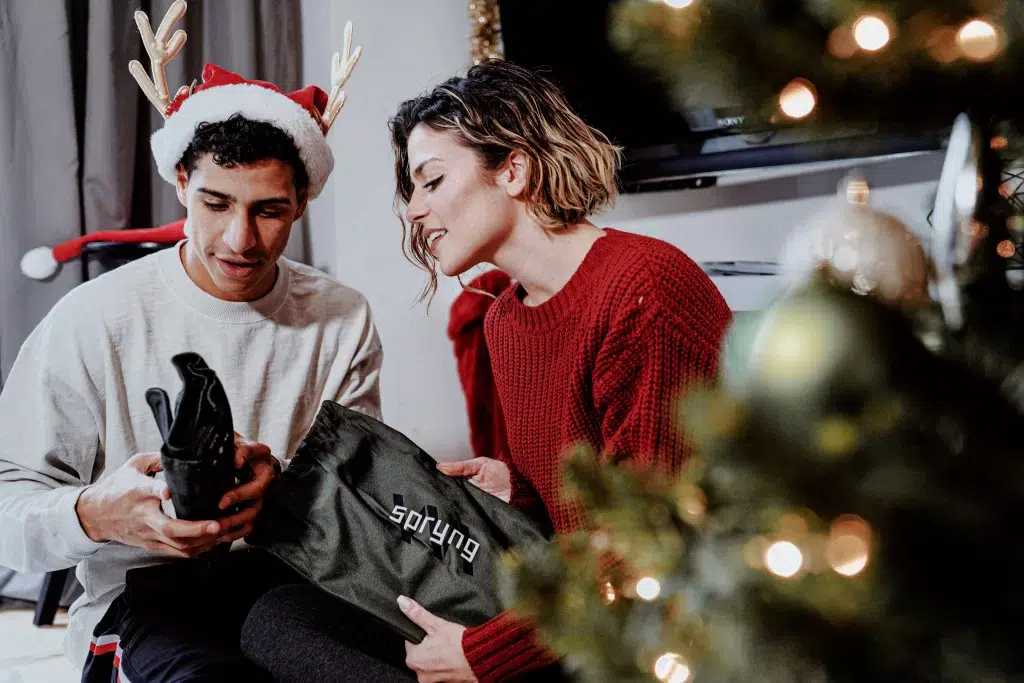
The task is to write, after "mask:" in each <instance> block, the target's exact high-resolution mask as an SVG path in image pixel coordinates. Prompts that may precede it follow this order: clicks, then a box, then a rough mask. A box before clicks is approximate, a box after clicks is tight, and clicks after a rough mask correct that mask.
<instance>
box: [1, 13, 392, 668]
mask: <svg viewBox="0 0 1024 683" xmlns="http://www.w3.org/2000/svg"><path fill="white" fill-rule="evenodd" d="M184 10H185V3H184V2H183V1H182V0H178V2H175V3H174V4H173V5H172V6H171V9H170V10H169V11H168V16H167V18H166V19H165V20H164V22H163V24H161V26H160V28H159V30H158V31H157V32H156V33H155V34H154V33H153V31H152V30H151V29H150V27H149V22H148V19H147V18H146V17H145V15H144V14H142V13H137V15H136V19H137V21H138V22H139V27H140V31H141V32H142V35H143V39H144V40H145V41H146V48H147V51H148V52H149V54H150V57H151V58H152V59H153V63H154V65H158V66H157V67H155V68H159V69H160V71H161V73H159V74H154V78H153V80H152V81H150V80H149V78H148V77H147V75H146V74H145V73H144V71H142V69H141V65H138V64H137V63H135V64H133V65H132V73H133V75H135V77H136V79H137V80H138V81H139V83H140V85H141V86H142V88H143V90H144V91H145V92H146V94H147V97H149V99H150V100H151V101H152V102H153V103H154V104H155V105H156V106H157V107H158V109H159V110H160V112H161V114H163V115H164V118H165V119H166V121H165V124H164V127H163V128H162V129H161V130H159V131H157V132H156V133H155V134H154V135H153V138H152V148H153V153H154V157H155V159H156V162H157V166H158V168H159V170H160V173H161V175H162V177H164V178H165V179H166V180H168V181H169V182H172V183H173V184H174V185H175V186H176V189H177V195H178V198H179V200H180V201H181V203H182V204H183V205H184V206H185V207H186V209H187V216H188V217H187V222H186V235H187V237H186V239H185V240H183V241H182V242H181V243H179V244H178V245H177V246H176V247H174V248H170V249H166V250H164V251H161V252H158V253H156V254H154V255H151V256H148V257H145V258H142V259H140V260H138V261H135V262H133V263H130V264H128V265H125V266H122V267H121V268H119V269H117V270H114V271H112V272H110V273H107V274H105V275H102V276H101V277H99V278H96V279H94V280H92V281H89V282H87V283H85V284H83V285H81V286H79V287H77V288H76V289H75V290H73V291H72V292H70V293H69V294H68V295H66V296H65V297H64V298H63V299H62V300H61V301H60V302H58V303H57V305H56V306H55V307H54V308H53V310H52V311H51V312H50V313H49V314H48V315H47V317H46V318H45V319H44V320H43V321H42V322H41V323H40V324H39V326H38V327H37V328H36V329H35V330H34V331H33V332H32V334H31V335H30V337H29V338H28V339H27V341H26V342H25V344H24V346H23V347H22V349H21V351H20V353H19V355H18V358H17V360H16V361H15V364H14V367H13V368H12V370H11V373H10V375H9V377H8V378H7V382H6V384H5V385H4V388H3V393H2V394H0V435H2V436H3V439H2V442H0V565H3V566H8V567H11V568H14V569H16V570H19V571H24V572H42V571H53V570H59V569H63V568H66V567H71V566H75V565H77V576H78V578H79V580H80V581H81V583H82V585H83V586H84V589H85V593H84V595H83V596H82V597H81V598H80V599H79V600H78V601H76V603H75V604H74V605H73V606H72V608H71V614H70V624H69V627H68V633H67V638H66V644H65V648H66V654H67V656H68V657H69V659H70V660H71V662H72V663H73V664H74V665H75V666H77V667H83V666H85V673H84V675H85V680H87V681H91V680H106V681H110V680H111V679H112V674H113V669H117V670H118V671H117V675H118V676H120V680H124V681H127V680H130V681H132V682H133V683H142V682H144V681H147V680H157V679H159V680H161V681H186V680H187V681H199V680H226V678H225V675H226V674H225V672H231V676H233V677H237V676H238V675H243V677H244V678H246V679H247V680H256V676H257V674H258V673H259V672H254V673H253V677H252V678H249V677H247V675H245V674H244V672H246V671H248V670H247V669H245V667H246V666H247V664H246V662H245V661H244V660H242V659H241V655H240V653H236V652H235V651H233V650H232V649H231V645H232V644H233V643H234V641H233V640H232V638H231V636H230V634H227V635H225V634H224V633H222V632H221V631H223V630H224V628H227V627H225V626H224V624H221V623H219V622H216V613H215V611H214V612H213V616H210V617H207V616H204V615H205V613H204V612H203V609H204V605H203V604H202V603H203V602H204V601H205V600H207V599H208V598H210V597H211V596H210V591H209V590H206V592H203V591H204V588H203V587H202V586H198V585H197V586H188V585H187V583H186V584H182V583H180V582H179V583H177V584H170V585H168V584H164V585H162V586H160V585H158V586H156V588H157V589H163V590H164V591H165V592H166V601H165V603H163V607H162V608H161V610H159V611H157V612H154V610H152V609H148V611H147V605H148V606H149V607H150V608H151V606H152V603H151V601H150V602H149V603H147V602H146V601H147V600H150V598H151V597H152V596H153V595H157V594H159V592H160V591H159V590H154V587H153V585H151V584H152V583H153V580H152V579H151V578H150V579H147V581H149V585H147V584H146V583H145V582H144V581H143V579H142V578H139V579H137V580H136V581H135V586H133V585H132V582H133V578H132V577H133V576H136V577H144V576H149V577H152V576H154V574H153V572H156V571H158V570H160V569H162V568H163V566H164V565H171V566H174V567H178V568H183V569H182V571H185V572H186V573H187V572H196V576H199V575H201V573H202V571H203V570H202V568H203V567H209V566H210V563H207V562H206V561H205V560H203V559H199V560H196V559H185V558H195V557H196V556H197V555H202V554H203V553H205V552H206V551H208V550H210V549H211V548H213V547H215V546H217V545H218V544H222V543H231V542H233V541H236V540H238V539H241V538H242V537H243V536H244V535H246V534H247V533H248V532H249V530H250V529H251V527H252V523H253V520H254V518H255V516H256V515H257V514H258V512H259V509H260V499H261V497H262V496H263V494H264V492H265V490H266V488H267V486H268V484H269V483H270V482H271V480H272V479H273V478H274V477H275V476H276V474H277V472H278V471H279V470H280V467H281V460H286V459H287V458H288V457H289V456H290V455H291V454H293V453H294V451H295V449H296V448H297V446H298V444H299V442H300V441H301V439H302V437H303V436H304V434H305V432H306V430H307V429H308V428H309V426H310V424H311V423H312V421H313V418H314V416H315V413H316V411H317V409H318V407H319V404H320V403H321V401H323V400H333V401H337V402H339V403H341V404H343V405H346V406H348V407H350V408H353V409H356V410H360V411H362V412H365V413H367V414H369V415H372V416H374V417H379V415H380V398H379V390H378V376H379V372H380V367H381V354H382V352H381V345H380V341H379V339H378V336H377V332H376V329H375V327H374V323H373V320H372V315H371V311H370V309H369V306H368V305H367V302H366V300H365V299H364V298H363V297H362V295H360V294H359V293H358V292H355V291H353V290H351V289H349V288H347V287H344V286H342V285H340V284H338V283H336V282H333V281H332V280H330V279H329V278H328V277H327V276H325V275H323V274H321V273H319V272H317V271H315V270H313V269H311V268H308V267H306V266H303V265H300V264H296V263H293V262H291V261H289V260H287V259H285V258H282V253H283V251H284V249H285V245H286V244H287V242H288V236H289V234H290V231H291V228H292V225H293V224H294V222H295V221H297V220H298V219H299V218H300V217H301V216H302V214H303V212H304V211H305V208H306V204H307V202H308V201H310V200H311V199H313V198H315V197H316V196H317V195H318V194H319V193H320V191H321V190H322V189H323V187H324V185H325V183H326V181H327V177H328V175H329V174H330V172H331V170H332V168H333V163H334V161H333V156H332V155H331V150H330V147H329V146H328V145H327V142H326V139H325V137H326V134H327V131H328V130H329V128H330V125H331V123H333V121H334V118H335V116H336V115H337V113H338V111H339V110H340V108H341V103H343V102H344V95H343V93H342V92H341V86H342V85H343V84H344V82H345V81H346V80H347V78H348V75H349V74H350V72H351V70H352V67H354V66H355V62H356V61H357V60H358V57H359V54H360V50H359V49H357V50H356V52H355V53H353V54H351V55H350V54H349V53H348V46H347V45H346V55H345V60H344V61H343V62H342V61H339V59H338V57H337V56H336V61H335V67H336V68H335V73H334V77H333V79H332V80H333V81H334V83H333V84H332V85H333V87H332V95H331V97H330V98H328V97H327V95H326V93H324V91H322V90H320V89H319V88H316V87H312V86H311V87H309V88H305V89H303V90H300V91H298V92H295V93H290V94H285V93H282V92H281V91H280V90H278V89H277V88H275V87H274V86H272V85H271V84H267V83H261V82H247V81H245V80H244V79H242V78H240V77H238V76H236V75H235V74H232V73H230V72H227V71H225V70H223V69H220V68H218V67H216V66H214V65H207V67H206V69H205V70H204V74H203V84H202V85H199V86H193V87H192V88H183V89H181V90H179V91H178V94H177V95H176V96H175V97H174V98H173V99H172V98H171V97H170V96H169V94H168V92H167V90H166V83H165V79H164V78H163V75H162V69H163V66H162V65H163V64H164V63H166V61H167V60H168V59H170V58H171V57H173V56H174V54H175V53H176V52H177V50H178V49H180V47H181V44H182V43H183V42H184V33H183V32H182V31H178V32H176V33H175V34H174V35H173V36H171V35H170V32H171V28H172V27H173V25H174V23H175V22H176V21H177V19H179V18H180V17H181V15H182V14H183V13H184ZM349 35H350V34H349ZM339 67H340V68H339ZM186 351H194V352H196V353H198V354H199V355H201V356H202V357H203V358H204V359H205V360H206V361H207V363H208V364H209V365H210V367H211V368H213V369H214V370H215V371H216V372H217V373H218V376H219V377H220V379H221V382H222V383H223V385H224V388H225V391H226V393H227V396H228V399H229V401H230V405H231V410H232V414H233V420H234V426H235V429H236V431H237V432H238V433H240V434H241V435H244V436H245V437H248V438H249V439H253V440H254V441H252V442H250V441H247V440H246V439H242V438H241V437H237V435H236V439H237V440H236V466H238V467H239V468H240V469H242V470H243V472H244V473H245V474H247V475H248V481H247V483H245V484H243V485H241V486H239V487H238V488H237V489H235V490H234V491H231V492H229V493H228V494H227V495H225V496H224V499H223V500H222V501H221V508H222V509H225V510H227V509H228V508H230V507H231V506H233V505H240V506H241V509H240V511H239V512H236V513H230V514H228V516H226V517H223V518H222V519H220V520H205V521H196V522H191V521H183V520H178V519H175V518H173V517H172V516H170V515H168V514H167V513H168V512H169V511H171V510H172V509H173V508H172V507H171V506H170V503H169V501H168V499H169V493H168V491H167V487H166V485H165V484H164V483H163V482H162V481H161V480H160V478H159V477H156V476H154V475H155V474H156V473H157V472H158V471H159V470H160V456H159V454H158V452H157V451H158V450H159V448H160V446H161V443H162V439H161V436H160V432H159V430H158V425H157V422H156V420H155V419H154V417H153V415H152V414H151V413H150V412H149V407H148V405H147V403H146V395H145V394H146V390H147V389H149V388H150V387H162V388H165V389H167V390H168V391H171V392H176V389H177V387H178V386H180V380H179V378H178V376H177V374H176V372H175V369H174V366H173V365H172V364H171V358H172V357H173V356H174V355H176V354H178V353H182V352H186ZM172 395H173V393H172ZM272 454H273V455H272ZM244 554H245V553H238V552H232V553H229V555H230V556H232V557H237V556H240V555H244ZM206 557H210V556H206ZM154 565H160V566H154ZM143 567H145V568H146V569H143V570H141V572H140V571H134V572H133V571H132V570H139V568H143ZM146 572H149V573H148V574H146ZM126 574H128V580H127V583H128V591H127V592H125V586H126ZM170 576H171V574H167V575H166V577H170ZM166 577H165V578H166ZM244 578H245V577H239V580H242V579H244ZM163 580H164V579H159V578H158V579H157V583H159V582H160V581H163ZM226 585H228V586H230V585H231V584H230V582H228V583H227V584H226ZM207 588H208V587H207ZM199 596H203V597H202V598H201V599H200V597H199ZM214 597H216V596H214ZM211 619H212V620H213V622H211V621H210V620H211ZM218 638H219V640H218ZM214 640H217V642H213V641H214ZM236 649H237V647H236Z"/></svg>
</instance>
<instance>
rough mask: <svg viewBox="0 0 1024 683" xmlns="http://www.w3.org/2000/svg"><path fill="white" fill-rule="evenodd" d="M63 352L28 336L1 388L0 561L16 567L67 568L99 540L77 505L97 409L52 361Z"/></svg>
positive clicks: (93, 453)
mask: <svg viewBox="0 0 1024 683" xmlns="http://www.w3.org/2000/svg"><path fill="white" fill-rule="evenodd" d="M33 336H34V337H36V340H37V341H41V340H39V338H38V336H37V335H33ZM62 355H63V354H60V353H59V352H57V353H47V352H46V350H45V349H43V350H42V351H41V352H40V351H39V350H36V349H34V348H33V347H32V346H30V345H29V344H28V343H26V345H25V346H24V347H22V349H21V352H20V353H19V355H18V358H17V359H16V360H15V363H14V367H13V368H12V369H11V373H10V375H9V376H8V378H7V381H6V383H5V384H4V387H3V392H2V393H0V565H2V566H5V567H9V568H11V569H14V570H16V571H22V572H42V571H54V570H57V569H64V568H67V567H72V566H74V565H76V564H77V563H78V562H80V561H81V560H83V559H85V558H86V557H88V556H90V555H92V554H93V553H95V552H96V551H97V550H98V549H99V548H101V547H103V545H104V544H103V543H96V542H94V541H92V540H91V539H90V538H89V537H88V536H87V535H86V534H85V532H84V531H83V530H82V526H81V523H80V522H79V520H78V515H77V513H76V511H75V505H76V503H77V502H78V497H79V495H81V492H82V489H83V488H84V487H85V486H86V485H87V484H89V483H90V482H91V479H92V472H93V470H94V467H95V465H96V463H97V461H98V459H100V458H101V457H102V456H101V449H100V441H99V428H98V422H97V415H99V414H101V413H100V411H99V409H98V405H97V401H96V400H93V401H90V400H88V399H86V398H84V397H83V395H82V393H80V392H78V391H76V390H74V389H73V388H72V387H71V385H70V384H68V382H66V381H65V380H64V379H62V378H61V368H60V367H56V368H55V367H51V365H52V362H53V360H54V359H53V358H52V357H53V356H57V357H60V356H62ZM44 359H49V362H48V361H47V360H44ZM60 360H63V361H65V362H67V363H68V364H69V365H73V364H74V363H75V362H76V361H78V359H73V358H67V357H64V358H61V359H60ZM60 360H58V362H60Z"/></svg>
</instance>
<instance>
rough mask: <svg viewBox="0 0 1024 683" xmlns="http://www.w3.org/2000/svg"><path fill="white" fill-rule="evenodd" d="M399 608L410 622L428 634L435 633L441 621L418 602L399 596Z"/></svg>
mask: <svg viewBox="0 0 1024 683" xmlns="http://www.w3.org/2000/svg"><path fill="white" fill-rule="evenodd" d="M398 608H399V609H400V610H402V614H404V615H405V616H407V617H409V621H411V622H412V623H414V624H416V625H417V626H419V627H420V628H421V629H423V630H424V631H426V632H427V633H433V632H434V630H435V629H436V628H437V625H438V623H439V622H440V621H441V619H439V618H438V617H435V616H434V615H433V614H431V613H430V612H428V611H427V610H425V609H424V608H423V606H422V605H420V604H419V603H418V602H416V601H415V600H413V599H411V598H407V597H405V596H404V595H400V596H398Z"/></svg>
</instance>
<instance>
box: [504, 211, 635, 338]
mask: <svg viewBox="0 0 1024 683" xmlns="http://www.w3.org/2000/svg"><path fill="white" fill-rule="evenodd" d="M604 232H605V235H604V237H601V238H600V239H598V240H597V241H595V242H594V244H593V245H591V247H590V250H589V251H588V252H587V255H586V256H585V257H583V261H582V262H581V263H580V265H579V267H578V268H577V269H576V272H575V273H573V275H572V277H571V278H569V281H568V282H567V283H565V286H564V287H562V289H560V290H558V292H557V293H556V294H555V295H554V296H553V297H551V298H550V299H548V300H547V301H545V302H544V303H542V304H540V305H538V306H527V305H526V304H524V303H523V298H524V297H525V296H526V291H525V290H524V289H523V287H522V285H519V284H516V285H515V286H514V287H512V288H511V289H510V290H509V291H508V293H507V294H506V296H507V301H506V305H505V306H504V311H503V312H504V313H506V314H507V315H508V320H509V322H510V323H512V324H513V325H515V326H516V327H518V328H519V329H520V330H523V331H526V332H542V331H544V330H548V329H551V328H553V327H556V326H558V325H559V324H560V323H561V322H562V321H563V320H566V319H567V318H569V317H570V316H572V314H573V313H574V312H577V311H579V310H580V308H581V307H582V306H583V304H584V303H585V302H586V301H588V300H589V298H590V296H591V294H592V293H593V284H594V282H595V281H596V280H597V279H598V278H599V276H600V274H601V271H602V270H604V269H605V268H606V267H607V266H608V263H609V259H610V258H612V257H614V255H615V254H616V253H617V252H618V250H619V249H620V248H621V247H622V241H623V239H624V238H626V233H622V232H619V231H618V230H613V229H611V228H605V229H604Z"/></svg>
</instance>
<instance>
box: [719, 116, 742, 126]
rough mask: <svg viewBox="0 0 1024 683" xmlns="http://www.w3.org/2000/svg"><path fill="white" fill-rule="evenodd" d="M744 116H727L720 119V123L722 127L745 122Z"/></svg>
mask: <svg viewBox="0 0 1024 683" xmlns="http://www.w3.org/2000/svg"><path fill="white" fill-rule="evenodd" d="M745 118H746V117H744V116H726V117H723V118H720V119H718V125H719V126H721V127H722V128H731V127H732V126H738V125H740V124H741V123H743V121H744V119H745Z"/></svg>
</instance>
